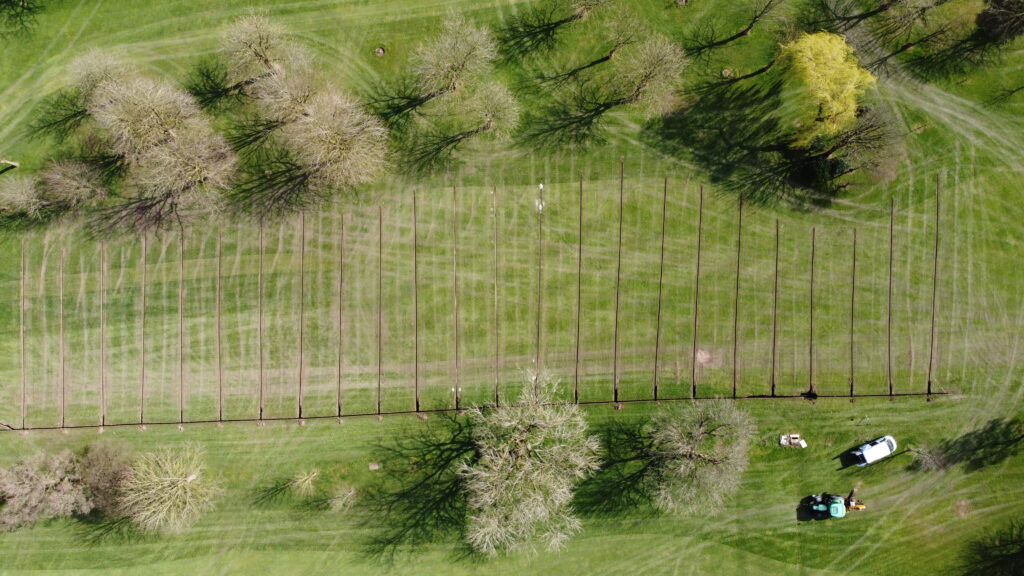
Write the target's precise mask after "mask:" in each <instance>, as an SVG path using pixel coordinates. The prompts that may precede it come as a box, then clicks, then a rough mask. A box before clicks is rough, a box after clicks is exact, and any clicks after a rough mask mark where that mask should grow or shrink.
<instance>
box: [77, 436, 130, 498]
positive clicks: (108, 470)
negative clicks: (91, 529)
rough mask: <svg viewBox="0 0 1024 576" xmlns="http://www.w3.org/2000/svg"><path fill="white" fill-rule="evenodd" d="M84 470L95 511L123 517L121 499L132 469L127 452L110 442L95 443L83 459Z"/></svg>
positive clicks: (85, 481)
mask: <svg viewBox="0 0 1024 576" xmlns="http://www.w3.org/2000/svg"><path fill="white" fill-rule="evenodd" d="M81 470H82V481H83V482H84V483H85V488H86V490H87V491H88V494H89V498H90V500H92V503H93V508H94V509H95V510H96V511H98V512H100V513H101V514H103V515H105V516H109V517H117V516H120V515H121V509H120V507H119V506H118V497H119V496H120V494H121V487H122V485H123V484H124V481H125V480H126V479H127V478H128V474H129V473H130V470H131V458H130V456H129V453H128V451H127V449H126V448H124V447H123V446H122V445H120V444H117V443H114V442H110V441H99V442H93V443H92V444H90V445H89V447H88V448H87V449H86V451H85V455H84V456H82V459H81Z"/></svg>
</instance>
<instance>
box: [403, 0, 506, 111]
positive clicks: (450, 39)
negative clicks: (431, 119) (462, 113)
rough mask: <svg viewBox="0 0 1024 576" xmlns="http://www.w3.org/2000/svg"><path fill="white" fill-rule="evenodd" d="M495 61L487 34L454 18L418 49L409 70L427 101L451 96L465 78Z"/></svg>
mask: <svg viewBox="0 0 1024 576" xmlns="http://www.w3.org/2000/svg"><path fill="white" fill-rule="evenodd" d="M497 57H498V49H497V45H496V44H495V43H494V39H493V38H492V37H491V32H490V30H488V29H487V28H484V27H482V26H477V25H475V24H473V23H472V22H469V21H468V20H466V19H465V18H464V17H462V16H461V15H454V16H451V17H449V18H448V19H447V21H446V22H445V24H444V29H443V30H442V31H441V33H440V34H439V35H438V36H437V37H436V38H434V40H433V41H431V42H429V43H427V44H425V45H423V46H422V47H420V49H419V50H418V51H417V52H416V56H415V61H414V65H413V66H414V70H415V71H416V76H417V78H419V81H420V88H421V89H422V90H423V92H424V96H425V97H427V98H428V99H430V98H436V97H437V96H440V95H442V94H447V93H449V92H454V91H455V90H457V89H458V88H459V86H460V85H462V84H463V83H464V82H465V81H466V79H467V78H469V77H472V76H474V75H476V74H479V73H481V72H486V71H487V70H488V69H489V68H490V66H491V64H492V63H493V62H494V59H495V58H497Z"/></svg>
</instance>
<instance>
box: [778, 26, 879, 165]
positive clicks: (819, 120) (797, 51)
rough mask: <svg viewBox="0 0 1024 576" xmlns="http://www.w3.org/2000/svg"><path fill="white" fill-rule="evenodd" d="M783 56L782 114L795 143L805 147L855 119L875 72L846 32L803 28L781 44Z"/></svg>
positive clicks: (799, 146)
mask: <svg viewBox="0 0 1024 576" xmlns="http://www.w3.org/2000/svg"><path fill="white" fill-rule="evenodd" d="M780 59H781V61H782V62H783V63H784V64H786V65H788V69H787V72H786V84H787V87H786V88H787V89H786V90H785V91H784V92H783V95H782V115H783V117H784V118H785V119H786V120H787V121H789V122H790V123H791V125H792V127H793V129H794V136H793V142H792V145H793V147H796V148H806V147H807V146H809V145H810V144H811V143H812V142H813V141H814V139H815V138H817V137H818V136H834V135H836V134H839V133H840V132H842V131H843V130H845V129H847V128H850V127H851V126H852V125H853V124H854V122H855V121H856V118H857V112H858V109H859V105H860V103H859V101H860V98H861V96H862V95H863V94H864V92H865V91H866V90H867V89H868V88H870V87H872V86H874V85H875V77H874V76H873V75H872V74H871V72H868V71H867V70H865V69H864V68H862V67H861V66H860V64H859V62H858V60H857V56H856V54H855V53H854V51H853V48H852V47H851V46H850V45H849V44H847V43H846V40H845V39H844V38H843V37H842V36H840V35H838V34H832V33H830V32H818V33H816V34H803V35H802V36H800V37H799V38H797V39H796V40H794V41H793V42H790V43H788V44H784V45H782V50H781V53H780Z"/></svg>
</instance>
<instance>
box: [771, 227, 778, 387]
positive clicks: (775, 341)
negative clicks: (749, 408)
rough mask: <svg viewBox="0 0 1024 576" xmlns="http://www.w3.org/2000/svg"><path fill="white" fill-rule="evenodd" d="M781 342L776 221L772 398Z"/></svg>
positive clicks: (773, 285) (776, 229)
mask: <svg viewBox="0 0 1024 576" xmlns="http://www.w3.org/2000/svg"><path fill="white" fill-rule="evenodd" d="M778 342H779V219H778V218H776V219H775V279H774V281H773V283H772V373H771V377H770V382H771V389H772V396H775V383H776V382H775V373H776V369H775V365H776V362H777V361H778Z"/></svg>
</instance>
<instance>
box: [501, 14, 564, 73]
mask: <svg viewBox="0 0 1024 576" xmlns="http://www.w3.org/2000/svg"><path fill="white" fill-rule="evenodd" d="M558 11H559V8H558V6H557V5H556V4H554V3H550V4H548V5H546V6H543V7H540V6H534V7H530V8H527V9H526V10H524V11H523V12H520V13H518V14H516V15H515V16H513V17H512V18H511V19H510V20H509V23H508V25H506V26H505V27H504V28H502V29H501V30H500V31H499V32H498V46H499V49H500V51H501V54H502V56H503V57H504V58H505V59H506V60H515V59H519V58H522V57H524V56H526V55H528V54H530V53H531V52H536V51H546V50H550V49H552V48H554V47H555V45H556V44H558V32H559V31H560V30H561V29H562V27H563V26H565V25H566V24H570V23H572V22H575V21H576V20H578V19H579V18H578V17H577V16H576V15H575V14H573V15H570V16H566V17H559V16H558Z"/></svg>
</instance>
